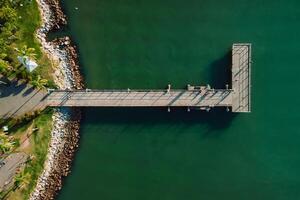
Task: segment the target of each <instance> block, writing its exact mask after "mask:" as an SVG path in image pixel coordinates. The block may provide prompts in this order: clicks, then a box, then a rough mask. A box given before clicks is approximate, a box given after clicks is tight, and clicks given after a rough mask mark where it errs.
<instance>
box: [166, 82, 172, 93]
mask: <svg viewBox="0 0 300 200" xmlns="http://www.w3.org/2000/svg"><path fill="white" fill-rule="evenodd" d="M170 91H171V84H168V90H167V92H168V93H170Z"/></svg>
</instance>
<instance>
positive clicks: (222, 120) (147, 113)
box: [83, 108, 237, 137]
mask: <svg viewBox="0 0 300 200" xmlns="http://www.w3.org/2000/svg"><path fill="white" fill-rule="evenodd" d="M83 111H84V112H83V122H84V123H83V124H106V125H113V124H118V125H121V126H122V125H124V126H127V125H138V126H139V125H141V126H145V127H151V126H153V125H165V126H167V127H173V126H178V124H181V125H183V126H184V127H186V128H189V127H191V126H194V125H203V126H204V127H205V131H204V132H203V133H204V134H203V137H211V136H212V137H214V136H218V135H210V133H212V132H214V133H216V132H217V133H220V132H222V131H216V130H224V129H227V128H228V127H229V126H230V124H231V122H232V121H233V119H234V118H235V117H236V116H237V114H236V113H231V112H227V111H226V109H225V108H213V109H212V110H211V111H210V112H206V111H200V110H191V111H190V112H187V110H186V108H172V109H171V112H168V111H167V108H84V109H83Z"/></svg>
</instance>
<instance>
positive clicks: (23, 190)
mask: <svg viewBox="0 0 300 200" xmlns="http://www.w3.org/2000/svg"><path fill="white" fill-rule="evenodd" d="M40 25H41V17H40V12H39V9H38V5H37V2H36V1H35V0H0V74H2V75H4V76H6V77H8V78H9V79H14V78H17V79H22V80H24V81H26V82H29V83H30V84H32V85H33V86H34V87H36V88H39V89H43V88H45V87H55V84H54V82H53V80H52V74H53V69H54V66H53V61H51V60H50V59H49V57H48V56H47V55H46V54H45V53H44V52H43V51H42V48H41V45H40V43H39V41H38V40H37V38H36V36H35V32H36V30H37V28H38V27H39V26H40ZM18 56H21V57H24V56H26V57H28V58H30V59H31V60H34V61H35V62H36V63H37V64H38V67H37V68H36V69H35V70H34V71H33V72H31V73H30V72H28V71H27V70H26V68H25V66H23V65H22V64H21V63H20V61H19V60H18ZM52 114H53V110H52V109H47V110H45V111H43V112H42V113H39V112H35V113H31V114H26V115H24V116H23V117H20V118H13V119H6V120H4V119H0V127H1V128H2V127H3V126H8V129H9V131H8V134H6V133H3V132H1V130H0V156H2V157H3V156H6V155H8V154H10V153H12V152H25V153H27V154H28V155H30V159H29V160H28V162H27V163H26V165H25V167H24V168H23V169H22V170H21V171H20V172H19V173H18V175H16V176H15V177H14V186H13V187H12V188H11V189H10V190H9V191H3V192H0V199H2V198H4V196H5V198H7V197H8V199H17V200H19V199H28V197H29V195H30V192H31V191H32V190H33V189H34V187H35V185H36V182H37V179H38V177H39V175H40V174H41V172H42V170H43V165H44V162H45V159H46V156H47V151H48V145H49V141H50V137H51V129H52ZM3 195H4V196H3Z"/></svg>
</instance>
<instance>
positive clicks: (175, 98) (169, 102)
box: [47, 89, 232, 107]
mask: <svg viewBox="0 0 300 200" xmlns="http://www.w3.org/2000/svg"><path fill="white" fill-rule="evenodd" d="M231 102H232V95H231V90H213V89H204V90H194V91H189V90H170V91H169V92H168V91H166V90H157V91H151V90H149V91H147V90H144V91H142V90H140V91H127V90H111V91H101V90H98V91H96V90H92V91H54V92H52V93H51V94H50V95H49V96H48V97H47V105H49V106H66V107H69V106H71V107H74V106H75V107H77V106H78V107H86V106H90V107H183V106H185V107H215V106H216V107H217V106H231Z"/></svg>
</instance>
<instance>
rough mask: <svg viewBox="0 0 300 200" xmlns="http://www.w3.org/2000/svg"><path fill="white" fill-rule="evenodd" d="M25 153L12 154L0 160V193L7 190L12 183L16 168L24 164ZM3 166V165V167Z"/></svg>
mask: <svg viewBox="0 0 300 200" xmlns="http://www.w3.org/2000/svg"><path fill="white" fill-rule="evenodd" d="M27 157H28V155H27V154H26V153H23V152H20V153H12V154H10V155H9V156H7V157H6V158H5V159H3V160H0V191H1V190H3V189H5V188H8V187H9V186H10V185H11V184H12V183H13V178H14V176H15V174H16V172H17V170H18V168H19V167H20V166H21V165H22V164H23V163H25V162H26V160H27ZM3 164H4V165H3Z"/></svg>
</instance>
